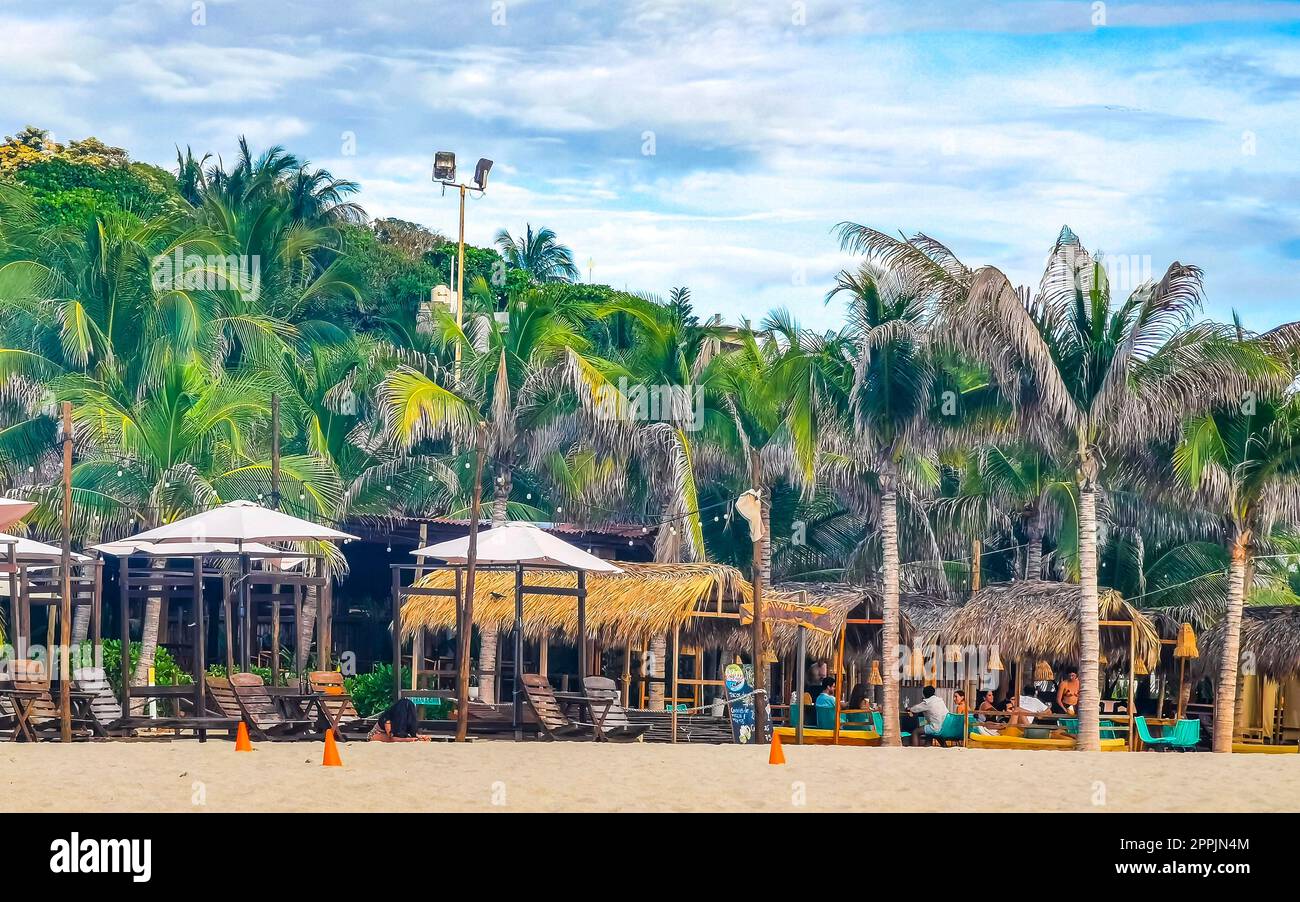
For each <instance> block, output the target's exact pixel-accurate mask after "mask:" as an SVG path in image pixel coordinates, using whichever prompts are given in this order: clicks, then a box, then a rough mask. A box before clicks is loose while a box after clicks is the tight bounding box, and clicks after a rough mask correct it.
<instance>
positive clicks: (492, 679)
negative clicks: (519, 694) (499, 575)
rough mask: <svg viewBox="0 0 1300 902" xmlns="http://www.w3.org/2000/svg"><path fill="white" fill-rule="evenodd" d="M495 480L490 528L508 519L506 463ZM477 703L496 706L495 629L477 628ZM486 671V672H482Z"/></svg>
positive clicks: (500, 463) (509, 472)
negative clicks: (478, 675) (478, 674)
mask: <svg viewBox="0 0 1300 902" xmlns="http://www.w3.org/2000/svg"><path fill="white" fill-rule="evenodd" d="M496 471H497V472H496V478H495V479H494V480H492V528H493V529H495V528H496V527H498V526H504V525H505V523H506V521H507V520H508V519H509V517H508V514H507V507H506V506H507V504H508V503H509V501H510V487H511V482H512V479H511V477H512V475H513V474H512V469H511V466H510V463H509V462H508V461H498V462H497V466H496ZM478 660H479V671H480V673H481V675H480V677H479V682H478V692H479V701H482V702H487V703H488V704H496V701H497V675H496V668H497V628H496V627H495V626H487V625H486V624H485V625H483V626H480V627H479V652H478ZM484 671H487V672H484Z"/></svg>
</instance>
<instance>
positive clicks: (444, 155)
mask: <svg viewBox="0 0 1300 902" xmlns="http://www.w3.org/2000/svg"><path fill="white" fill-rule="evenodd" d="M491 171H492V161H491V160H489V159H487V158H486V157H480V158H479V161H478V165H476V166H475V167H474V184H473V185H466V184H465V183H463V182H457V181H456V155H455V154H454V153H452V152H451V151H447V150H440V151H438V152H437V153H435V154H434V155H433V180H434V181H435V182H439V183H441V185H442V186H443V188H444V190H445V189H447V188H455V189H457V190H458V191H459V192H460V230H459V236H458V238H457V242H456V329H457V330H458V331H459V329H460V327H461V317H462V315H463V312H464V310H465V192H466V191H477V192H479V194H480V195H482V194H483V193H485V192H486V191H487V180H488V173H489V172H491ZM460 346H461V343H460V342H456V364H455V374H456V380H457V381H460V356H461V347H460Z"/></svg>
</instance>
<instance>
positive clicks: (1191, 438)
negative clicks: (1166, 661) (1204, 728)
mask: <svg viewBox="0 0 1300 902" xmlns="http://www.w3.org/2000/svg"><path fill="white" fill-rule="evenodd" d="M1173 460H1174V469H1175V471H1176V472H1177V474H1178V475H1179V476H1180V477H1181V478H1182V479H1184V480H1185V481H1186V484H1187V485H1188V486H1189V487H1191V488H1192V489H1193V490H1194V491H1195V492H1196V493H1197V497H1198V500H1201V501H1203V502H1204V503H1205V505H1206V506H1207V507H1209V508H1211V509H1213V510H1218V511H1223V512H1224V533H1225V539H1226V546H1227V550H1228V552H1229V565H1228V584H1227V607H1226V609H1225V611H1224V621H1225V628H1224V641H1223V658H1222V660H1221V661H1220V662H1219V679H1218V683H1217V688H1216V693H1215V703H1214V711H1215V713H1214V735H1213V749H1214V751H1216V752H1231V751H1232V737H1233V728H1234V723H1233V721H1234V717H1233V714H1234V711H1235V709H1236V699H1237V670H1238V658H1239V656H1240V652H1239V649H1240V640H1241V617H1242V607H1243V605H1244V604H1245V602H1246V596H1247V592H1248V587H1249V586H1250V585H1251V584H1252V583H1254V581H1255V579H1254V573H1253V569H1254V565H1253V562H1252V559H1253V558H1254V557H1255V555H1256V553H1257V549H1258V545H1259V542H1260V540H1261V539H1263V538H1266V537H1267V536H1269V535H1270V534H1271V533H1272V531H1273V526H1274V524H1275V523H1276V522H1278V521H1284V522H1289V523H1294V522H1296V518H1297V517H1300V403H1298V402H1297V399H1296V398H1295V397H1294V396H1293V397H1291V398H1289V399H1287V400H1286V401H1285V402H1282V403H1280V404H1274V403H1270V402H1263V403H1256V404H1253V405H1242V406H1239V407H1238V408H1235V409H1223V408H1220V409H1218V410H1215V411H1213V412H1211V413H1207V414H1203V415H1200V416H1197V417H1193V418H1192V419H1190V420H1189V421H1188V422H1187V424H1186V425H1185V426H1184V429H1183V435H1182V439H1181V440H1180V441H1179V443H1178V446H1177V448H1176V449H1175V450H1174V455H1173Z"/></svg>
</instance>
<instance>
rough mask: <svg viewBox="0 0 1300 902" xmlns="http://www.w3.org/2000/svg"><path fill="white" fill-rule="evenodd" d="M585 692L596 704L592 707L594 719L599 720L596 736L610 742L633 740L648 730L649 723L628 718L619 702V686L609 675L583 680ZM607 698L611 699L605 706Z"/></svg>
mask: <svg viewBox="0 0 1300 902" xmlns="http://www.w3.org/2000/svg"><path fill="white" fill-rule="evenodd" d="M582 689H583V692H585V693H586V694H587V698H589V699H592V701H593V702H595V704H593V705H592V707H591V712H592V720H595V721H597V722H598V723H597V724H596V738H597V739H602V740H606V741H609V742H631V741H632V740H634V739H636V738H638V737H639V736H641V734H643V733H644V732H645V731H646V730H648V729H650V725H649V724H634V723H632V722H631V721H630V720H628V719H627V711H625V710H624V709H623V706H622V705H621V704H619V699H620V696H619V693H618V686H616V685H615V684H614V681H613V680H611V679H610V678H609V677H602V676H589V677H584V678H583V680H582ZM606 699H609V700H610V704H609V706H608V707H605V705H604V702H605V700H606Z"/></svg>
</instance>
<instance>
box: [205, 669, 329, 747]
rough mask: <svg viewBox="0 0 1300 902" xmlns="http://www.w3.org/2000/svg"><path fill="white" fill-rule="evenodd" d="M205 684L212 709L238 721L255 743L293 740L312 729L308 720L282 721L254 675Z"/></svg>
mask: <svg viewBox="0 0 1300 902" xmlns="http://www.w3.org/2000/svg"><path fill="white" fill-rule="evenodd" d="M207 683H208V696H209V698H211V700H212V704H213V707H215V708H216V709H217V711H218V712H220V713H221V714H222V715H223V716H224V717H238V718H241V719H242V720H243V721H244V723H245V724H247V725H248V732H249V733H250V734H251V735H252V736H253V737H254V738H255V739H285V738H292V739H297V738H301V734H302V733H304V732H305V731H306V730H308V729H310V728H311V727H312V726H313V725H314V721H312V720H307V719H293V718H288V717H285V716H284V713H283V712H282V711H281V710H280V706H279V705H277V704H276V701H275V699H274V698H273V697H272V696H271V694H270V693H269V692H267V691H266V684H265V683H263V682H262V678H261V677H260V676H258V675H257V674H255V673H236V674H232V675H231V676H230V678H229V679H223V678H221V677H208V680H207Z"/></svg>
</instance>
